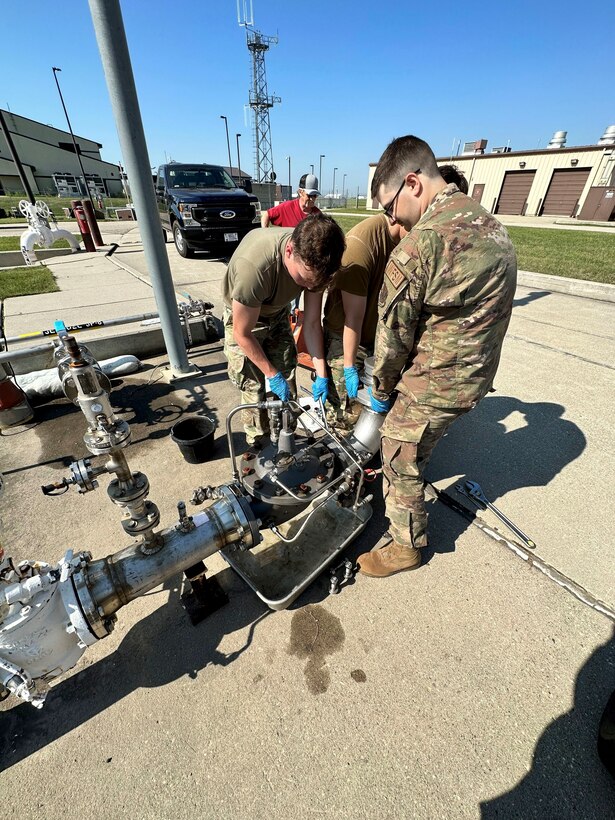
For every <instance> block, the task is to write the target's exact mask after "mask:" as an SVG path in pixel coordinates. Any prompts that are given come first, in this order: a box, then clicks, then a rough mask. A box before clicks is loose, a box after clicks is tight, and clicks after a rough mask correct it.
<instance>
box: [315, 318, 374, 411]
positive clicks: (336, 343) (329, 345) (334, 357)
mask: <svg viewBox="0 0 615 820" xmlns="http://www.w3.org/2000/svg"><path fill="white" fill-rule="evenodd" d="M371 355H372V354H371V353H370V352H369V351H368V350H367V348H365V347H359V349H358V351H357V361H356V364H357V367H359V368H360V367H361V365H362V364H363V362H364V361H365V359H366V358H367V357H368V356H371ZM325 359H326V360H327V369H328V371H329V378H330V380H331V381H330V384H329V395H328V396H327V404H328V405H330V407H327V416H328V418H329V420H330V421H332V422H336V421H337V422H344V421H345V422H347V424H348V426H349V427H351V426H353V425H354V424H355V423H356V421H357V419H358V417H359V415H360V414H361V409H362V405H361V404H360V403H359V402H358V401H356V399H349V398H348V394H347V393H346V379H345V378H344V340H343V339H342V337H341V336H339V335H338V334H337V333H332V332H331V331H330V330H325Z"/></svg>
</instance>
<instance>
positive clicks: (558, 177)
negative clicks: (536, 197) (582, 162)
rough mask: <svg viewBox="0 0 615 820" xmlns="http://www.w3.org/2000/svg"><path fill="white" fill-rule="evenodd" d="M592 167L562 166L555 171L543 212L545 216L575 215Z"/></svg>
mask: <svg viewBox="0 0 615 820" xmlns="http://www.w3.org/2000/svg"><path fill="white" fill-rule="evenodd" d="M590 170H591V169H590V168H560V169H559V170H558V171H553V176H552V177H551V184H550V185H549V190H548V191H547V195H546V197H545V201H544V205H543V206H542V213H543V214H544V215H545V216H548V215H553V216H574V212H575V209H576V204H577V202H578V201H579V198H580V196H581V194H582V193H583V188H584V187H585V183H586V182H587V177H588V176H589V172H590Z"/></svg>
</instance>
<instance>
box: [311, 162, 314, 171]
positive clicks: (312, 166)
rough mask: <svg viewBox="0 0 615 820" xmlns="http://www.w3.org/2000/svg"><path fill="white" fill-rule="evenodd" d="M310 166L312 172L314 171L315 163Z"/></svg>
mask: <svg viewBox="0 0 615 820" xmlns="http://www.w3.org/2000/svg"><path fill="white" fill-rule="evenodd" d="M310 168H311V169H312V173H314V165H313V164H312V165H310Z"/></svg>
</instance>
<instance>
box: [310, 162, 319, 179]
mask: <svg viewBox="0 0 615 820" xmlns="http://www.w3.org/2000/svg"><path fill="white" fill-rule="evenodd" d="M310 168H311V169H312V173H314V165H313V164H312V165H310ZM318 181H319V182H320V180H318Z"/></svg>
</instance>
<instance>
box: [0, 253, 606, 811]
mask: <svg viewBox="0 0 615 820" xmlns="http://www.w3.org/2000/svg"><path fill="white" fill-rule="evenodd" d="M168 251H169V258H170V262H171V267H172V270H173V272H174V282H175V287H176V290H178V291H180V292H181V291H186V292H190V294H191V295H192V296H194V297H197V298H207V299H209V300H210V301H212V302H214V303H216V304H217V305H219V304H220V280H221V277H222V275H223V271H224V265H223V264H222V263H219V262H218V263H215V262H209V261H204V259H203V258H200V259H193V260H183V259H181V258H180V257H178V256H177V255H176V253H175V250H174V248H173V247H172V246H171V245H169V246H168ZM83 260H84V262H85V261H86V257H83ZM94 260H96V262H95V263H94ZM113 260H115V261H113ZM91 261H92V263H93V264H94V267H93V268H90V269H88V270H89V277H90V279H89V281H90V286H89V288H88V292H89V293H91V292H92V291H94V290H95V291H99V290H100V291H101V292H102V288H101V285H100V283H101V282H102V281H113V283H114V284H113V285H112V286H111V290H117V289H120V290H121V289H122V288H123V287H124V286H126V287H127V282H128V281H129V280H124V279H118V280H116V279H113V278H112V277H114V276H118V277H123V276H129V277H131V278H132V279H133V280H134V281H135V282H138V283H139V287H140V286H142V287H143V288H147V287H148V285H147V284H146V283H147V268H146V266H145V261H144V257H143V254H142V252H140V250H139V249H138V247H137V246H134V247H132V248H128V247H125V248H122V249H120V250H118V252H117V253H116V254H115V256H114V257H111V259H105V258H104V257H102V258H101V257H93V258H92V260H91ZM65 264H66V263H65V260H64V259H62V260H57V261H55V262H54V263H53V270H54V273H55V272H56V270H57V268H58V266H59V267H60V268H61V266H62V265H65ZM99 264H100V265H104V266H105V267H104V271H106V272H105V273H104V274H103V273H102V271H103V268H102V267H100V268H99V267H98V266H99ZM118 264H119V265H123V266H124V268H130V271H132V272H131V273H129V272H128V271H127V270H125V269H124V268H118V267H117V265H118ZM64 274H65V275H66V276H67V277H69V278H73V281H76V277H77V276H79V275H80V274H78V273H77V271H76V270H75V272H72V271H71V270H70V268H66V269H65V271H64ZM135 274H136V275H138V276H139V277H140V278H136V277H135ZM83 276H84V278H83V279H82V280H81V281H82V284H84V283H85V282H87V281H88V280H87V274H86V273H85V271H84V273H83ZM102 276H105V277H106V276H109V277H110V279H109V280H103V279H102V278H101V277H102ZM135 287H137V286H136V285H135ZM75 292H76V291H75ZM82 292H83V291H82ZM142 293H143V294H145V293H146V291H145V290H143V291H141V290H140V289H139V290H137V291H135V294H136V297H138V298H140V295H141V294H142ZM68 294H69V291H67V295H68ZM27 298H33V297H27ZM88 298H89V297H88ZM105 298H107V297H105ZM83 299H84V300H86V295H85V294H84V296H83ZM11 301H13V300H9V303H10V302H11ZM76 301H77V300H75V304H74V305H73V307H76ZM88 307H89V308H92V309H94V308H97V309H100V308H101V305H100V304H98V305H94V304H89V305H88ZM127 312H133V311H132V310H130V311H127ZM12 316H13V318H12V319H11V321H17V313H13V314H12ZM37 317H38V319H39V320H40V321H41V322H42V321H46V317H45V318H44V319H43V313H42V310H41V311H40V312H39V313H38V314H37ZM56 318H64V317H57V316H56ZM84 318H85V317H83V316H82V320H83V319H84ZM614 319H615V306H614V305H612V304H609V303H607V302H598V301H594V300H589V299H580V298H575V297H573V296H569V295H563V294H558V293H551V292H548V291H547V290H542V289H536V288H532V289H526V288H522V287H521V288H519V290H518V293H517V298H516V302H515V309H514V314H513V320H512V323H511V328H510V332H509V337H508V340H507V342H506V345H505V349H504V354H503V360H502V365H501V368H500V372H499V375H498V379H497V382H496V388H497V392H496V393H495V394H492V395H490V396H489V397H487V399H485V401H484V402H483V403H482V404H481V405H480V406H479V408H477V410H475V411H474V412H473V413H471V414H469V415H468V416H466V417H465V418H464V419H462V420H461V421H459V422H458V423H457V425H455V426H454V427H453V428H451V431H450V433H449V435H448V436H447V437H446V438H445V440H444V441H443V442H442V443H441V445H439V448H438V450H437V451H436V454H435V456H434V459H433V460H432V464H431V466H430V473H429V476H430V478H431V479H432V480H433V481H434V482H436V484H437V486H439V487H449V488H450V489H451V492H454V490H453V489H452V487H453V486H454V484H455V483H456V480H457V478H458V477H464V476H465V477H468V478H473V479H476V480H478V481H479V482H480V483H481V484H482V486H483V488H484V490H485V492H486V493H487V495H488V496H489V497H490V498H491V499H492V500H494V501H495V502H496V503H497V504H498V506H500V507H501V508H502V509H503V510H504V511H505V512H506V513H507V514H508V515H510V517H511V518H512V519H513V520H514V521H515V522H516V523H518V524H519V525H520V526H521V527H522V528H523V529H524V530H525V531H526V532H527V533H528V534H529V535H530V536H531V537H532V538H534V540H535V541H536V542H537V544H538V547H537V553H538V554H539V555H540V557H541V558H543V559H544V560H545V561H548V562H549V563H550V564H552V565H553V566H555V567H556V568H557V569H559V570H560V571H561V572H563V573H565V574H566V575H568V576H570V577H571V578H573V579H574V580H575V581H576V582H577V583H578V584H580V585H582V586H584V587H585V588H586V589H587V590H588V591H589V592H590V593H591V594H592V595H594V596H595V597H597V598H601V599H603V600H604V601H605V602H606V603H607V604H609V605H610V606H612V607H615V594H614V592H613V590H614V589H615V569H614V567H615V562H613V543H614V538H613V536H614V535H615V532H614V524H613V518H612V516H611V515H610V514H609V513H608V502H609V496H608V488H609V487H611V486H613V478H614V476H613V469H614V468H613V460H612V454H613V449H614V447H613V443H614V438H613V431H612V426H611V425H610V424H609V423H608V419H610V415H611V408H610V400H611V396H612V395H613V387H614V380H615V379H614V370H615V368H614V366H613V362H614V361H615V356H614V354H615V334H614V332H613V327H615V322H614V321H613V320H614ZM19 321H21V319H19ZM9 330H10V328H9V327H7V332H9ZM119 330H120V329H118V332H119ZM83 339H84V341H86V340H87V337H86V335H84V336H83ZM191 358H192V359H193V360H194V361H195V362H196V363H197V364H199V366H200V367H201V368H202V376H200V377H198V378H195V379H194V380H191V381H188V382H185V383H182V384H181V385H180V386H177V387H174V388H172V387H170V386H168V385H165V384H163V383H162V382H161V381H159V370H156V369H155V368H156V366H157V365H159V364H162V363H163V362H164V359H163V358H162V357H160V358H157V359H152V360H150V361H148V362H147V370H146V371H145V372H144V373H141V374H135V375H133V376H130V377H128V378H126V379H125V380H124V381H123V382H122V383H121V384H119V385H117V387H116V388H115V390H114V392H113V394H112V398H113V403H114V406H115V407H117V408H118V409H119V411H120V412H121V413H122V417H123V418H126V420H127V421H129V422H130V424H131V427H132V430H133V442H134V443H133V444H132V445H131V447H130V448H129V450H128V451H127V455H128V458H129V460H130V463H131V466H132V467H133V469H139V470H143V471H144V472H146V473H147V475H148V477H149V479H150V483H151V493H150V497H151V498H152V499H153V500H154V501H155V502H156V503H157V504H158V505H159V506H160V508H161V513H162V521H163V522H164V523H165V524H168V523H170V522H171V521H173V520H174V518H175V517H176V503H177V501H178V500H179V499H180V498H184V499H186V498H188V497H189V496H190V492H191V489H192V488H193V487H195V486H197V485H198V484H205V483H211V484H216V483H221V482H224V481H227V480H228V479H229V462H228V458H227V455H228V450H227V448H226V445H225V442H224V440H223V437H222V432H221V430H219V431H218V433H217V441H218V444H217V449H216V453H215V458H214V459H213V460H212V461H210V462H208V463H207V464H205V465H188V464H186V463H185V462H184V461H183V460H182V458H181V456H180V454H179V451H178V449H177V447H176V445H175V444H174V443H173V442H172V441H171V440H170V437H169V435H168V432H169V428H170V426H171V425H172V423H173V422H174V421H176V420H177V419H178V418H179V417H180V415H181V414H182V413H184V412H194V411H195V410H198V409H199V408H202V407H206V408H207V410H208V412H209V413H210V414H213V415H214V416H215V417H216V418H217V419H218V421H219V423H221V422H223V420H224V417H225V415H226V413H227V412H228V410H229V409H230V407H232V406H233V404H234V402H235V401H236V395H235V392H234V390H233V388H232V386H231V385H230V383H229V382H228V380H227V379H226V372H225V361H224V357H223V354H222V352H221V350H220V346H219V345H216V344H214V345H209V346H206V347H204V348H201V349H199V350H198V351H196V352H195V353H194V354H191ZM37 419H38V424H37V425H36V426H31V427H28V428H24V429H21V428H19V429H17V430H15V431H11V432H10V434H9V435H7V436H6V437H2V438H1V439H0V449H1V451H2V461H1V463H2V469H3V471H4V473H5V480H6V491H5V497H4V499H2V513H3V518H4V530H3V539H2V540H3V544H4V546H5V548H6V549H7V552H9V553H12V554H13V555H15V557H16V558H25V557H29V558H41V559H44V560H50V561H51V560H57V559H58V558H59V557H60V556H61V554H62V553H63V551H64V550H65V549H66V548H67V547H68V546H71V547H73V548H77V549H91V550H92V552H93V553H94V556H95V557H100V556H103V555H106V554H108V553H110V552H114V551H116V550H117V549H119V548H120V547H121V546H123V545H124V544H126V542H127V538H126V536H124V535H123V532H122V530H121V527H120V524H119V515H118V512H117V510H116V508H115V507H114V506H113V505H112V504H111V503H110V502H109V500H108V498H107V495H106V492H105V489H104V485H105V481H104V479H103V480H101V487H100V488H99V489H98V490H97V491H96V492H93V493H89V494H88V495H86V496H79V495H78V494H76V493H67V494H65V495H63V496H61V497H60V498H44V497H42V496H41V495H40V490H39V487H40V485H41V484H44V483H48V482H51V481H57V480H58V479H59V477H60V476H61V475H64V474H65V473H66V472H67V469H68V468H67V463H68V462H69V461H70V460H72V459H73V458H79V457H83V456H84V455H85V454H86V453H85V449H84V446H83V444H82V441H81V439H82V435H83V432H84V429H85V425H84V420H83V417H82V416H81V414H80V413H79V412H78V411H76V409H75V408H73V407H72V406H71V405H67V404H66V403H65V402H62V401H58V402H54V403H52V404H50V405H48V406H46V407H44V408H39V409H38V411H37ZM375 496H376V501H375V504H374V509H375V512H374V517H373V519H372V521H371V522H370V524H369V525H368V528H367V529H366V531H365V532H364V533H363V534H362V536H361V537H360V538H359V539H358V540H357V541H356V542H355V543H354V544H353V545H352V547H351V549H350V553H351V555H357V554H358V553H359V552H361V551H363V550H365V549H368V548H370V547H371V546H372V545H373V543H375V540H376V539H377V537H378V535H379V533H380V532H381V531H382V527H383V525H384V521H383V516H382V513H383V509H382V503H381V501H379V500H378V499H379V498H380V492H379V486H378V485H375ZM430 508H431V520H430V532H431V543H432V547H431V549H430V552H429V556H428V557H429V560H428V563H427V565H426V566H425V567H423V568H422V569H420V570H419V571H418V572H414V573H409V574H401V575H398V576H395V577H393V578H391V579H387V580H383V581H378V580H374V579H367V578H362V577H357V579H356V580H355V583H354V584H353V585H352V586H350V587H348V588H347V589H345V590H344V591H343V592H342V593H341V594H340V595H338V596H329V597H328V596H327V587H328V583H327V579H326V578H323V579H321V580H319V581H318V582H317V583H316V584H314V585H313V586H312V587H311V588H310V589H308V590H307V591H306V593H304V595H303V596H302V597H301V598H300V599H298V601H297V602H296V603H295V604H294V605H293V607H292V608H291V609H289V610H288V611H285V612H281V613H271V614H268V613H267V611H266V610H265V608H264V607H263V606H262V605H261V604H260V603H259V601H258V599H257V598H256V596H255V595H254V594H253V593H252V592H251V591H250V590H249V589H247V588H246V587H245V585H244V584H243V582H241V581H240V580H239V579H238V577H237V576H235V575H234V574H233V573H232V572H231V570H230V569H229V568H228V567H227V566H226V565H225V563H224V562H223V560H222V558H221V557H220V556H215V557H214V558H212V559H211V561H208V565H209V567H210V569H211V570H212V571H215V572H217V573H218V577H219V578H220V580H221V582H222V583H223V585H224V586H225V587H226V588H227V590H228V592H229V595H230V598H231V600H230V603H229V604H228V605H227V606H226V607H225V608H223V609H222V610H220V611H219V612H218V613H216V614H215V615H214V616H212V617H211V618H209V619H208V620H206V621H205V622H203V623H202V624H200V625H199V626H198V627H196V628H195V627H192V626H191V625H190V624H189V622H188V621H187V618H186V616H185V615H184V613H183V611H182V610H181V608H180V606H179V603H178V590H179V587H180V583H181V582H180V579H176V580H175V581H174V582H173V583H170V584H168V585H166V587H165V588H164V589H162V590H159V591H156V592H155V593H152V594H150V595H148V596H146V597H144V598H142V599H140V600H138V601H136V602H135V603H133V604H131V605H130V606H129V607H127V608H125V609H124V610H122V611H121V612H120V613H119V623H118V626H117V628H116V630H115V632H114V633H113V634H112V635H111V636H110V637H109V638H107V639H106V640H104V641H102V642H100V643H99V644H98V645H96V646H94V647H92V648H91V649H90V650H89V652H88V653H87V654H86V655H85V656H84V658H83V659H82V661H81V662H80V663H79V665H78V666H77V668H76V669H75V670H74V672H73V673H72V674H71V675H69V676H66V678H65V679H64V680H62V681H60V682H59V683H58V684H57V686H56V687H54V690H53V691H52V694H51V695H50V697H49V700H48V703H47V705H46V706H45V708H44V709H43V711H42V712H40V713H39V712H36V711H35V710H34V709H32V708H31V707H29V706H27V705H15V704H14V703H12V702H8V701H7V702H5V703H3V704H2V705H0V768H2V767H5V768H6V771H5V772H4V774H3V775H2V783H3V792H4V794H6V795H7V797H8V800H6V806H7V812H8V813H7V817H10V818H13V817H15V818H16V817H18V816H19V817H23V816H24V815H25V816H26V817H33V818H34V817H39V816H40V817H43V816H44V817H45V818H56V817H57V818H60V817H62V816H63V815H65V814H66V813H67V812H71V813H75V814H78V815H80V816H83V817H86V818H87V817H93V816H95V815H96V816H100V814H101V811H102V812H103V813H104V815H105V816H109V817H130V818H142V817H143V818H146V817H147V818H153V817H155V818H158V817H160V818H166V817H170V816H173V817H186V818H187V817H193V816H194V815H195V814H198V815H200V816H201V817H206V818H216V819H217V818H280V819H282V818H286V817H288V816H293V817H298V818H304V817H305V818H311V817H317V816H321V815H323V814H325V813H327V814H329V813H331V814H334V815H335V816H337V817H340V818H364V817H374V818H404V819H405V818H414V817H416V818H428V819H429V820H431V818H440V817H447V818H476V817H485V818H491V817H503V818H519V817H522V818H534V817H535V818H545V817H548V818H551V817H553V818H555V817H557V818H573V817H574V818H576V817H596V818H611V817H615V784H614V783H613V781H612V780H611V779H610V778H609V776H608V775H607V774H606V773H605V772H604V771H603V769H602V768H601V766H600V763H599V761H598V760H597V757H596V754H595V734H596V728H597V722H598V719H599V716H600V713H601V711H602V708H603V706H604V704H605V702H606V700H607V698H608V695H609V694H610V692H611V691H612V690H613V688H614V687H615V674H614V671H613V670H614V669H615V640H614V637H615V632H614V629H613V624H612V622H610V621H609V620H608V619H607V618H606V617H604V616H602V615H598V614H597V613H596V612H594V611H592V610H591V609H590V608H588V607H587V606H585V605H583V604H582V603H580V602H579V601H578V600H576V599H575V598H574V597H572V596H571V595H570V594H569V593H567V592H566V591H565V590H563V589H562V588H561V587H559V586H557V585H555V584H554V583H553V582H551V581H549V580H548V579H546V578H545V577H544V576H543V575H541V574H540V573H538V572H537V571H536V570H533V569H531V568H530V567H528V566H527V564H525V563H524V562H522V561H520V560H519V559H518V558H516V557H515V556H514V555H512V554H511V553H510V552H509V551H508V550H507V549H506V548H504V547H503V546H501V545H499V544H497V543H495V542H494V541H492V540H490V539H489V538H487V537H485V536H484V535H483V534H482V533H480V532H479V531H478V530H476V529H475V528H472V527H471V526H468V525H467V523H466V522H465V521H464V520H463V519H461V518H459V517H458V516H457V515H456V514H455V513H453V512H451V511H450V510H448V509H446V508H445V507H443V506H442V505H441V504H437V503H432V504H430ZM103 806H104V809H103V808H102V807H103Z"/></svg>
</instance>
